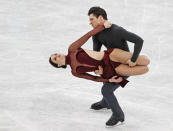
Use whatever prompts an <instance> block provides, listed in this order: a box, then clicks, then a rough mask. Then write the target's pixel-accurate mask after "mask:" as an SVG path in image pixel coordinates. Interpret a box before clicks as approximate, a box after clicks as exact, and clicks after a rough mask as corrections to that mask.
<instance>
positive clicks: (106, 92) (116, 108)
mask: <svg viewBox="0 0 173 131" xmlns="http://www.w3.org/2000/svg"><path fill="white" fill-rule="evenodd" d="M124 78H125V79H127V78H128V76H125V77H124ZM119 86H120V85H119V84H118V83H110V82H104V83H103V86H102V90H101V92H102V95H103V98H102V100H101V104H102V105H103V106H107V107H110V108H111V110H112V113H113V115H114V116H116V117H117V118H120V119H121V118H124V112H123V111H122V109H121V107H120V105H119V103H118V100H117V98H116V96H115V95H114V91H115V90H116V89H117V88H118V87H119Z"/></svg>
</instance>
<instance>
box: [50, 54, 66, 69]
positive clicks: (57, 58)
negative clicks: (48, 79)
mask: <svg viewBox="0 0 173 131" xmlns="http://www.w3.org/2000/svg"><path fill="white" fill-rule="evenodd" d="M64 57H65V56H64V55H63V54H61V53H57V54H53V55H52V56H51V60H52V62H53V63H55V64H57V65H58V67H60V66H62V65H63V60H64Z"/></svg>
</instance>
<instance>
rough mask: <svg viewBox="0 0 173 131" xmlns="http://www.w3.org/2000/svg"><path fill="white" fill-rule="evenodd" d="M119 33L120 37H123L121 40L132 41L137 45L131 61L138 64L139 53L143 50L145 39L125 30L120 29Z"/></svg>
mask: <svg viewBox="0 0 173 131" xmlns="http://www.w3.org/2000/svg"><path fill="white" fill-rule="evenodd" d="M118 33H119V36H120V37H121V39H124V40H127V41H130V42H132V43H134V44H135V45H134V52H133V56H132V58H131V61H132V62H136V59H137V58H138V56H139V53H140V51H141V49H142V45H143V39H142V38H141V37H139V36H138V35H136V34H134V33H132V32H129V31H127V30H125V29H124V28H120V29H119V32H118Z"/></svg>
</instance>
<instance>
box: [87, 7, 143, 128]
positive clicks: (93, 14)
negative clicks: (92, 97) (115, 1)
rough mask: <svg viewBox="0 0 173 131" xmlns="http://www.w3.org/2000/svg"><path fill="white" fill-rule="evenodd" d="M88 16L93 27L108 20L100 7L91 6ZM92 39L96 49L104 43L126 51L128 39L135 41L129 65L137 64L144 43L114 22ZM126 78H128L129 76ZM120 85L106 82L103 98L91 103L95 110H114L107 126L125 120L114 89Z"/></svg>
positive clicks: (108, 47)
mask: <svg viewBox="0 0 173 131" xmlns="http://www.w3.org/2000/svg"><path fill="white" fill-rule="evenodd" d="M88 16H89V20H90V25H91V26H92V27H93V28H96V27H97V26H98V25H103V24H104V22H105V21H107V20H108V19H107V14H106V11H105V10H104V9H103V8H100V7H91V8H90V9H89V11H88ZM92 39H93V50H94V51H100V49H101V46H102V45H104V46H105V47H106V48H107V49H110V48H119V49H122V50H125V51H129V47H128V45H127V41H130V42H132V43H134V52H133V56H132V58H131V59H130V60H128V64H129V66H135V65H136V59H137V58H138V56H139V53H140V51H141V49H142V45H143V39H142V38H140V37H139V36H138V35H136V34H134V33H132V32H129V31H127V30H125V29H124V28H122V27H120V26H118V25H115V24H112V25H111V27H110V28H108V29H105V30H103V31H101V32H100V33H98V34H97V35H95V36H93V37H92ZM99 72H100V71H99ZM100 74H101V72H100ZM125 78H128V76H127V77H125ZM119 86H120V85H119V84H118V83H109V82H104V83H103V86H102V89H101V92H102V95H103V98H102V100H101V101H99V102H96V103H94V104H92V105H91V109H94V110H100V109H103V108H107V109H111V110H112V116H111V117H110V119H109V120H108V121H107V122H106V125H107V126H113V125H116V124H117V123H118V122H123V121H124V120H125V116H124V112H123V111H122V109H121V107H120V105H119V103H118V101H117V99H116V97H115V95H114V91H115V90H116V89H117V88H118V87H119Z"/></svg>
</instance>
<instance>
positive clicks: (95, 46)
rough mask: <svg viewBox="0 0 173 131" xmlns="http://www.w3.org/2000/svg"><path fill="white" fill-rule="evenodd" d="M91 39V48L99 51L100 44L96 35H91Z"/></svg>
mask: <svg viewBox="0 0 173 131" xmlns="http://www.w3.org/2000/svg"><path fill="white" fill-rule="evenodd" d="M92 40H93V50H94V51H100V49H101V47H102V44H101V43H100V42H99V41H98V40H97V38H96V36H93V37H92Z"/></svg>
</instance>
